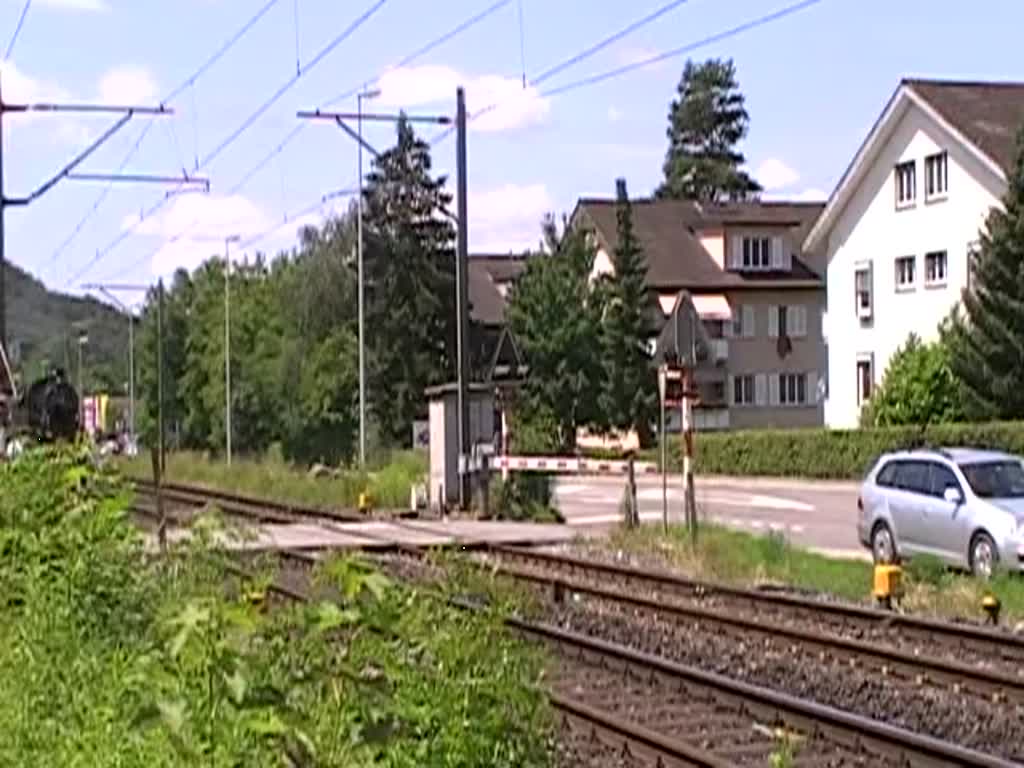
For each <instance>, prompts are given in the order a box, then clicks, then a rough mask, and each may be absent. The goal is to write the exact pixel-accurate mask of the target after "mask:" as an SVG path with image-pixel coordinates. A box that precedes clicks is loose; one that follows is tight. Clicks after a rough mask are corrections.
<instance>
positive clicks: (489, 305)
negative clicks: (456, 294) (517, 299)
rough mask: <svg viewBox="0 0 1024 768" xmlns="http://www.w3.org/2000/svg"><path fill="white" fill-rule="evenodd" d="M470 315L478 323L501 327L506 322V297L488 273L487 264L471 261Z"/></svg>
mask: <svg viewBox="0 0 1024 768" xmlns="http://www.w3.org/2000/svg"><path fill="white" fill-rule="evenodd" d="M468 293H469V314H470V316H471V317H472V318H473V319H474V320H476V321H477V322H478V323H483V324H484V325H501V324H502V323H504V322H505V297H504V296H502V295H501V292H500V291H499V290H498V286H497V285H495V282H494V280H493V279H492V278H491V275H490V274H489V273H488V271H487V267H486V265H485V264H483V263H481V262H479V261H477V260H476V259H473V258H471V259H470V260H469V290H468Z"/></svg>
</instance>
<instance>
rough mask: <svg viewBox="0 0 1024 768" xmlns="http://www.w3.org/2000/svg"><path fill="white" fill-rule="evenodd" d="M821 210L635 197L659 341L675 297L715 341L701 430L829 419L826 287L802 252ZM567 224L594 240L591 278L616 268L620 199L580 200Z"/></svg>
mask: <svg viewBox="0 0 1024 768" xmlns="http://www.w3.org/2000/svg"><path fill="white" fill-rule="evenodd" d="M822 208H823V204H812V203H781V202H780V203H775V202H771V203H768V202H747V203H724V204H707V205H700V204H697V203H694V202H691V201H669V200H637V201H634V202H633V227H634V231H635V233H636V235H637V238H638V239H639V241H640V244H641V246H642V248H643V252H644V257H645V259H646V261H647V284H648V288H649V295H650V301H651V318H652V328H651V330H652V342H653V340H654V339H655V338H656V337H657V335H658V333H659V332H660V330H661V326H662V325H663V324H664V322H665V320H666V318H667V316H668V314H669V313H670V312H671V310H672V308H673V307H674V306H675V302H676V297H677V295H678V294H679V292H680V291H686V292H687V293H689V294H690V296H691V297H692V300H693V304H694V307H695V308H696V310H697V312H698V314H699V315H700V318H701V321H702V323H703V325H704V329H705V332H706V334H707V335H708V337H709V338H710V339H711V353H710V355H709V359H708V360H706V361H705V362H704V363H703V364H702V366H701V367H700V369H699V370H698V371H697V372H696V383H697V388H698V391H699V393H700V403H699V405H698V407H697V409H696V410H695V422H696V427H697V429H699V430H715V429H736V428H739V429H743V428H786V427H808V426H815V425H820V424H821V423H822V410H821V405H820V402H819V392H820V391H821V388H820V386H819V382H820V379H821V375H822V372H823V371H824V370H825V366H826V354H825V348H824V344H823V339H822V333H821V317H822V310H823V308H824V304H825V283H824V279H823V275H822V274H821V271H820V267H819V266H818V264H817V260H816V259H815V258H814V257H813V256H810V255H808V254H806V253H805V252H804V251H802V250H801V248H800V246H801V244H802V242H803V240H804V237H805V235H806V233H807V231H808V230H809V229H810V227H811V225H812V224H813V222H814V221H815V220H816V218H817V217H818V215H819V213H820V212H821V210H822ZM572 224H573V226H579V227H584V228H586V229H587V230H588V231H590V232H591V233H593V236H594V238H595V240H596V245H597V249H598V252H597V258H596V259H595V264H594V269H593V273H592V278H593V279H599V278H600V277H601V276H602V275H603V274H608V273H610V272H611V271H612V270H613V266H612V264H613V262H612V257H611V254H612V253H613V252H614V250H615V247H616V220H615V201H614V200H613V199H593V198H586V199H582V200H580V201H579V203H578V204H577V206H576V210H575V211H574V213H573V216H572ZM671 428H678V425H677V424H670V429H671Z"/></svg>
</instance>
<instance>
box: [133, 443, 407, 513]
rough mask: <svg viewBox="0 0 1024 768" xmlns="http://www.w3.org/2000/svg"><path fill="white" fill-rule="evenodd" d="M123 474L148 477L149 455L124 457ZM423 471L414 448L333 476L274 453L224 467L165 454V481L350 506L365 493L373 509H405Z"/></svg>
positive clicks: (205, 459)
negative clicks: (311, 470)
mask: <svg viewBox="0 0 1024 768" xmlns="http://www.w3.org/2000/svg"><path fill="white" fill-rule="evenodd" d="M121 466H122V468H123V469H124V472H125V474H127V475H129V476H132V477H151V476H152V468H151V465H150V458H149V456H148V455H147V456H137V457H135V458H133V459H126V460H124V461H123V462H122V464H121ZM426 473H427V456H426V454H425V453H422V452H419V451H403V452H396V453H394V454H392V456H391V458H390V460H389V461H388V463H387V464H385V465H383V466H381V467H380V468H378V469H376V470H370V471H369V472H363V471H360V470H356V469H342V470H339V471H338V472H337V474H336V475H331V476H326V477H311V476H310V474H309V473H308V472H307V471H305V470H302V469H299V468H297V467H293V466H291V465H289V464H287V463H286V462H284V461H283V460H281V459H280V458H278V457H276V456H273V455H271V456H268V457H266V458H262V459H235V460H234V461H232V463H231V466H230V467H228V466H227V464H225V463H224V462H223V461H220V460H219V459H213V458H210V457H208V456H206V455H204V454H200V453H192V452H180V453H172V454H168V455H167V479H168V480H169V481H170V482H178V483H196V484H200V485H208V486H211V487H213V488H217V489H220V490H224V491H231V492H235V493H241V494H249V495H252V496H260V497H262V498H268V499H280V500H282V501H291V502H296V503H300V504H307V505H312V506H322V507H354V506H356V505H357V504H358V503H359V494H360V493H363V492H364V491H368V492H369V494H370V498H371V501H372V504H373V506H374V507H375V508H377V509H408V506H409V493H410V489H411V488H412V486H413V485H414V484H416V483H419V482H422V481H423V479H424V477H425V475H426Z"/></svg>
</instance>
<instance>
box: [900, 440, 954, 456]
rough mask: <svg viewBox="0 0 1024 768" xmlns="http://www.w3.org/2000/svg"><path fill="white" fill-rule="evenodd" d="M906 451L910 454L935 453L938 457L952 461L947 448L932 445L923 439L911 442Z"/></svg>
mask: <svg viewBox="0 0 1024 768" xmlns="http://www.w3.org/2000/svg"><path fill="white" fill-rule="evenodd" d="M907 450H908V451H911V452H912V451H922V452H928V453H937V454H938V455H939V456H942V457H943V458H946V459H949V460H950V461H952V459H953V454H952V453H950V451H949V449H948V448H946V447H945V446H942V445H934V444H932V443H931V442H929V441H928V440H926V439H925V438H923V437H922V438H918V439H916V440H913V441H912V442H911V443H910V445H909V446H908V447H907Z"/></svg>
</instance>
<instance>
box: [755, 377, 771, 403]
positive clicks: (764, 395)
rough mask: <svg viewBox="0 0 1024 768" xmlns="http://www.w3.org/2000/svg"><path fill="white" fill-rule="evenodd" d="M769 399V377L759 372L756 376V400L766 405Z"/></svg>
mask: <svg viewBox="0 0 1024 768" xmlns="http://www.w3.org/2000/svg"><path fill="white" fill-rule="evenodd" d="M767 401H768V377H767V376H766V375H765V374H763V373H759V374H757V375H756V376H755V377H754V402H755V403H756V404H757V405H764V404H765V403H766V402H767Z"/></svg>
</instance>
